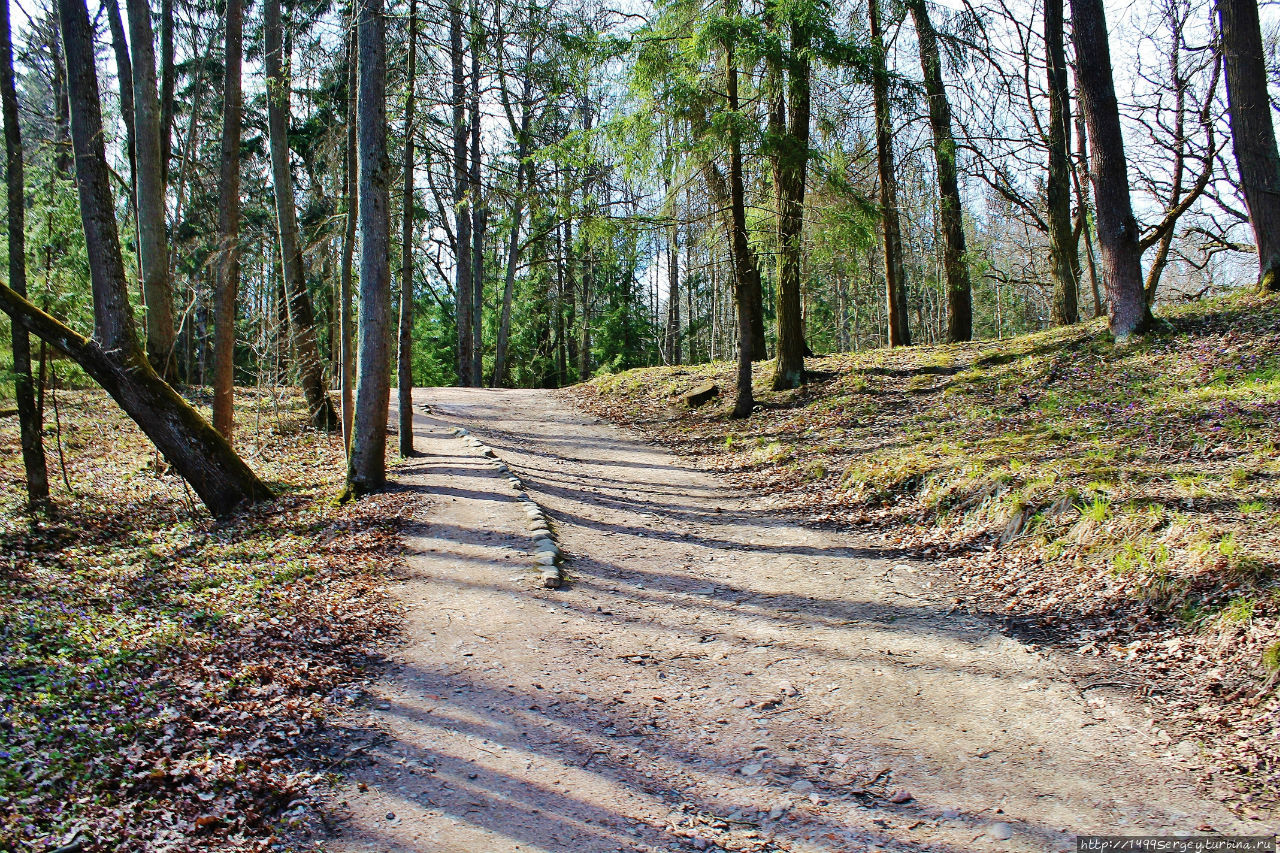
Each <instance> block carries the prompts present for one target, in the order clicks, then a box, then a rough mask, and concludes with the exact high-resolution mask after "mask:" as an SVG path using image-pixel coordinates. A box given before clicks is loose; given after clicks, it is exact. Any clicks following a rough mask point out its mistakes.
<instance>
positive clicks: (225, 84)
mask: <svg viewBox="0 0 1280 853" xmlns="http://www.w3.org/2000/svg"><path fill="white" fill-rule="evenodd" d="M243 16H244V9H243V7H242V6H241V0H226V30H225V32H226V51H225V59H224V60H223V63H224V74H223V79H222V155H221V156H222V161H221V168H220V172H219V175H218V259H217V265H216V270H217V283H216V285H215V287H214V303H213V425H214V427H215V428H216V429H217V430H218V432H220V433H222V434H223V435H224V436H225V437H226V439H227V441H228V442H229V441H231V440H232V433H233V431H234V428H235V412H234V407H235V378H236V294H237V292H238V291H239V287H240V112H241V103H240V66H241V64H242V62H243V45H242V32H241V31H242V27H243V23H244V22H243Z"/></svg>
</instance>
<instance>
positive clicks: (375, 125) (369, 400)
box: [345, 0, 391, 498]
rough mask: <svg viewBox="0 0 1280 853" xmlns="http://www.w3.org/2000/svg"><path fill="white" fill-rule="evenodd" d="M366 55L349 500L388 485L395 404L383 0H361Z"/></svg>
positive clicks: (361, 45)
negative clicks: (391, 360)
mask: <svg viewBox="0 0 1280 853" xmlns="http://www.w3.org/2000/svg"><path fill="white" fill-rule="evenodd" d="M358 2H359V9H360V12H359V23H358V24H357V27H356V32H357V42H358V45H359V53H360V100H359V110H358V111H359V122H358V124H359V127H358V135H359V143H360V355H359V367H358V370H357V373H358V375H359V379H358V384H357V385H356V408H355V424H354V430H353V435H352V439H351V456H350V459H349V461H348V463H347V486H346V492H345V497H347V498H354V497H359V496H360V495H363V494H367V493H369V492H372V491H376V490H377V489H381V488H382V487H383V486H384V485H386V482H387V464H386V462H387V461H386V450H387V411H388V409H389V408H390V403H391V384H390V376H389V375H388V368H389V367H390V363H389V357H390V346H389V336H388V334H387V333H388V332H389V331H390V328H389V326H390V322H391V208H390V193H389V191H388V187H389V185H390V183H391V181H390V175H389V172H390V169H389V166H390V164H389V162H388V161H387V104H386V93H387V29H386V27H387V23H386V16H385V13H384V11H383V0H358Z"/></svg>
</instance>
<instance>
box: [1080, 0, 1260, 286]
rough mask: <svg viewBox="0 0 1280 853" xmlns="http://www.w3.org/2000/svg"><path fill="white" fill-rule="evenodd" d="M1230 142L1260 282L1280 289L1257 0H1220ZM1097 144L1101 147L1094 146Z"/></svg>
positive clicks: (1218, 3)
mask: <svg viewBox="0 0 1280 853" xmlns="http://www.w3.org/2000/svg"><path fill="white" fill-rule="evenodd" d="M1217 5H1218V18H1219V20H1220V21H1221V23H1222V52H1223V55H1224V57H1225V59H1226V66H1227V104H1228V106H1229V110H1230V113H1231V144H1232V147H1233V149H1234V150H1235V155H1236V166H1237V167H1238V168H1239V169H1240V183H1241V186H1242V187H1243V188H1244V198H1245V202H1246V204H1247V205H1248V208H1249V224H1250V225H1252V226H1253V237H1254V242H1255V244H1256V245H1257V247H1258V286H1259V287H1260V288H1261V289H1262V290H1263V291H1264V292H1271V293H1276V292H1280V154H1277V152H1276V134H1275V127H1274V126H1273V124H1272V121H1271V99H1270V96H1269V94H1268V91H1267V66H1266V56H1265V54H1264V53H1263V48H1262V28H1261V25H1260V23H1259V21H1258V3H1257V0H1217ZM1095 147H1096V146H1095Z"/></svg>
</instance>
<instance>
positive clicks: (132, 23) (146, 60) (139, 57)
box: [68, 0, 175, 379]
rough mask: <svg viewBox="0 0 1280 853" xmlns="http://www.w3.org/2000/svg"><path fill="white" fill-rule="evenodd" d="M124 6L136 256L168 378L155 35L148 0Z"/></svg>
mask: <svg viewBox="0 0 1280 853" xmlns="http://www.w3.org/2000/svg"><path fill="white" fill-rule="evenodd" d="M126 5H127V9H128V15H129V38H130V45H129V47H130V50H131V53H132V59H133V104H134V112H133V144H134V146H135V150H136V152H137V160H136V164H135V183H136V186H137V194H138V255H139V258H140V260H141V261H142V293H143V297H144V298H145V299H146V301H147V355H148V356H150V358H151V363H152V365H154V366H155V368H156V371H157V372H159V373H160V375H161V376H164V377H165V378H166V379H169V378H172V376H173V373H174V361H173V345H174V342H175V335H174V323H173V284H172V282H170V280H169V244H168V238H167V235H166V230H165V186H164V166H163V164H164V149H163V146H162V145H161V142H160V97H159V95H158V94H157V91H156V52H155V42H154V38H155V36H154V34H153V32H152V30H151V4H150V3H148V2H147V0H128V2H127V4H126ZM68 64H70V63H68Z"/></svg>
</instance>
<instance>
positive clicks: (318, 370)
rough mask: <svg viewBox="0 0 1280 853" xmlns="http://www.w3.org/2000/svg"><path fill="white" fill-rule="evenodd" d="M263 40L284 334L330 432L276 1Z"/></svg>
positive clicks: (314, 417) (320, 425)
mask: <svg viewBox="0 0 1280 853" xmlns="http://www.w3.org/2000/svg"><path fill="white" fill-rule="evenodd" d="M262 19H263V36H264V39H265V42H266V50H267V56H266V72H267V127H268V130H269V133H270V137H271V140H270V141H271V178H272V183H273V184H274V186H275V200H276V222H277V224H278V233H279V236H280V266H281V271H282V273H283V279H284V295H285V301H286V303H287V304H288V316H289V324H288V325H289V333H290V338H291V343H292V345H293V346H292V349H293V362H294V366H295V367H296V368H297V372H298V383H299V384H300V385H301V386H302V395H303V397H304V398H305V399H306V401H307V412H308V413H309V415H310V418H311V425H312V426H314V427H315V428H316V429H322V430H326V431H332V430H334V429H337V427H338V416H337V413H336V412H334V410H333V402H332V401H331V400H330V399H329V392H328V389H327V388H326V387H325V382H324V365H323V364H322V363H321V361H320V343H319V340H318V338H317V337H316V320H315V308H314V307H313V306H312V303H311V293H310V292H309V291H308V290H307V282H306V277H305V274H304V272H303V266H302V245H301V241H300V239H299V237H298V213H297V210H296V209H295V208H294V200H293V172H292V170H291V169H290V166H289V97H290V93H291V90H292V83H291V81H290V77H289V73H288V71H287V70H286V66H285V61H286V58H285V57H284V56H283V55H282V53H283V51H282V47H281V45H282V42H283V26H282V24H281V21H280V0H265V3H264V4H263V8H262Z"/></svg>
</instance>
